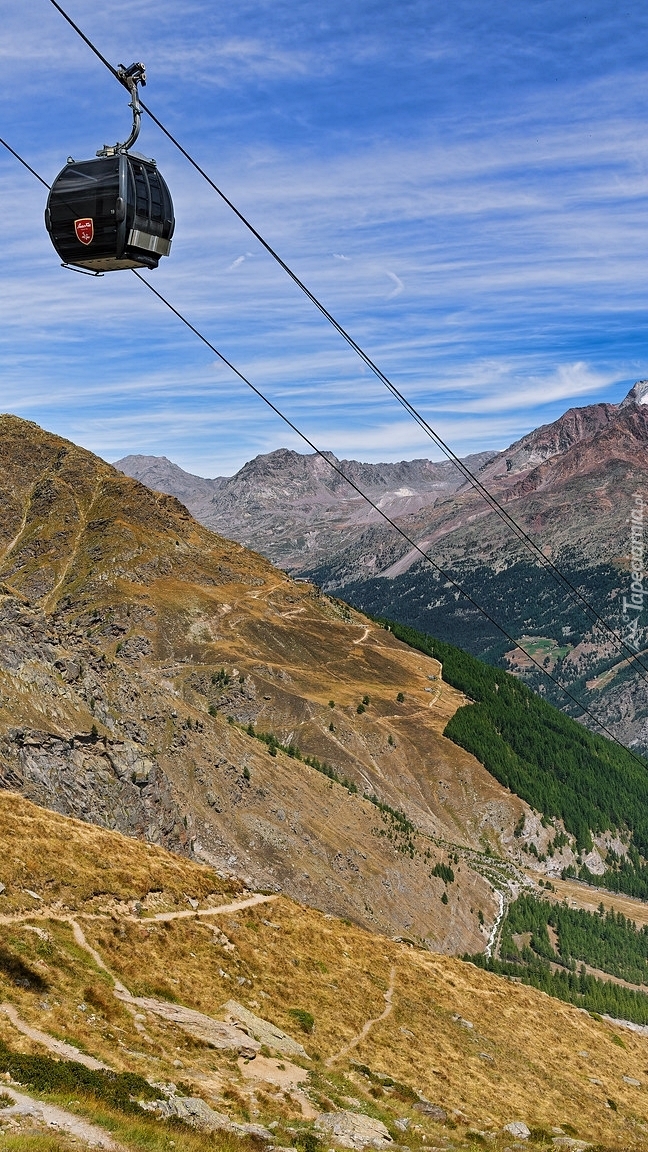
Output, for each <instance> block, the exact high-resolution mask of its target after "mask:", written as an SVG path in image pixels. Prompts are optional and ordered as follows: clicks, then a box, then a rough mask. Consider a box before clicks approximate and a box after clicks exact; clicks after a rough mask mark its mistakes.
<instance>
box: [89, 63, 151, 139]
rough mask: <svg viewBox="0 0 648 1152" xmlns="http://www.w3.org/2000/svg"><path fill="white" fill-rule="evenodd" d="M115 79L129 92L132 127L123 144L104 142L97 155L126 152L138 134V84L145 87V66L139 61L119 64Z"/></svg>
mask: <svg viewBox="0 0 648 1152" xmlns="http://www.w3.org/2000/svg"><path fill="white" fill-rule="evenodd" d="M117 79H118V80H119V82H120V83H121V84H123V85H124V88H127V89H128V91H129V92H130V95H131V101H130V104H129V105H128V107H129V108H132V111H133V127H132V129H131V134H130V136H129V137H128V140H126V141H125V142H124V143H123V144H114V145H113V144H104V146H103V148H101V149H100V150H99V151H98V152H97V156H116V155H118V154H119V153H120V152H128V150H129V148H132V147H133V144H134V143H135V141H136V140H137V137H138V136H139V134H140V128H141V126H142V106H141V104H140V99H139V90H138V84H141V85H142V88H145V87H146V68H145V66H144V64H142V63H141V61H139V62H136V63H133V64H130V65H129V67H128V68H126V67H125V65H124V64H120V65H119V68H118V69H117Z"/></svg>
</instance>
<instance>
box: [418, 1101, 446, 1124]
mask: <svg viewBox="0 0 648 1152" xmlns="http://www.w3.org/2000/svg"><path fill="white" fill-rule="evenodd" d="M414 1108H415V1110H416V1111H417V1112H422V1113H423V1115H424V1116H429V1117H430V1120H437V1121H438V1123H439V1124H445V1122H446V1120H447V1119H448V1114H447V1112H446V1110H445V1108H440V1107H439V1105H438V1104H431V1103H430V1101H429V1100H420V1101H419V1103H418V1104H415V1105H414Z"/></svg>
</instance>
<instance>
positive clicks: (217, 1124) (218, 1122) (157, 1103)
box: [140, 1096, 273, 1142]
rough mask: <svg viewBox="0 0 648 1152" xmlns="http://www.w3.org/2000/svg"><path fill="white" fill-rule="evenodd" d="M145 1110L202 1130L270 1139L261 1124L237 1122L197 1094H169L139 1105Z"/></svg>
mask: <svg viewBox="0 0 648 1152" xmlns="http://www.w3.org/2000/svg"><path fill="white" fill-rule="evenodd" d="M140 1106H141V1107H142V1108H144V1110H145V1111H147V1112H156V1113H157V1114H158V1115H159V1116H162V1117H164V1118H165V1119H172V1118H174V1119H177V1120H183V1121H184V1123H185V1124H190V1125H191V1127H192V1128H198V1129H200V1131H202V1132H230V1133H232V1135H235V1136H254V1137H255V1138H256V1139H257V1140H265V1141H268V1142H269V1141H271V1140H272V1138H273V1137H272V1132H270V1131H269V1129H268V1128H264V1127H263V1125H262V1124H237V1123H236V1122H235V1121H233V1120H230V1118H229V1116H225V1115H223V1113H222V1112H216V1111H215V1110H214V1109H213V1108H210V1107H209V1104H206V1103H205V1101H204V1100H201V1099H200V1097H198V1096H171V1097H170V1098H169V1099H168V1100H153V1101H152V1102H151V1103H143V1104H141V1105H140Z"/></svg>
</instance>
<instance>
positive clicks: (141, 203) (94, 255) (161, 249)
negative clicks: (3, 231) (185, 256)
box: [45, 150, 175, 272]
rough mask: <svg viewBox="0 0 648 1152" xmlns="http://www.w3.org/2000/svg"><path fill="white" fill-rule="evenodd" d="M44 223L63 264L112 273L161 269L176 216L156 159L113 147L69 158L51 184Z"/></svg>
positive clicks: (168, 248)
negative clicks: (88, 156)
mask: <svg viewBox="0 0 648 1152" xmlns="http://www.w3.org/2000/svg"><path fill="white" fill-rule="evenodd" d="M45 225H46V227H47V231H48V232H49V234H50V238H51V241H52V244H53V245H54V247H55V249H56V251H57V252H58V254H59V256H60V257H61V260H62V261H63V263H64V264H69V265H72V266H73V267H75V268H83V269H86V270H87V271H89V272H113V271H117V270H119V269H121V268H157V266H158V263H159V260H160V257H161V256H168V255H169V251H170V249H171V237H172V236H173V229H174V226H175V220H174V216H173V203H172V200H171V194H170V192H169V189H168V187H167V185H166V183H165V181H164V179H163V178H162V175H161V174H160V172H159V171H158V168H157V165H156V163H155V161H154V160H147V159H146V158H145V157H143V156H138V155H137V154H136V153H128V152H124V151H120V152H117V151H116V150H115V151H114V153H113V155H102V156H99V157H98V158H97V159H95V160H83V161H81V162H79V163H77V162H76V161H74V160H69V161H68V163H67V164H66V166H65V168H64V169H63V171H62V172H59V175H58V176H57V177H56V180H55V181H54V183H53V184H52V188H51V191H50V194H49V198H48V201H47V208H46V210H45Z"/></svg>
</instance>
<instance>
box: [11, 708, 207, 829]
mask: <svg viewBox="0 0 648 1152" xmlns="http://www.w3.org/2000/svg"><path fill="white" fill-rule="evenodd" d="M0 787H4V788H11V789H17V790H20V791H21V792H23V793H24V795H25V796H27V797H28V798H29V799H30V800H34V801H35V802H36V803H37V804H43V805H44V806H45V807H47V808H52V809H53V810H54V811H55V812H60V813H61V815H63V816H78V817H79V818H80V819H82V820H90V821H92V823H93V824H99V825H100V826H101V827H103V828H114V829H117V831H119V832H125V833H126V834H127V835H131V836H141V837H144V838H146V839H147V840H149V841H151V843H154V844H163V845H164V846H165V847H167V848H172V849H175V850H176V851H178V850H188V846H189V838H188V836H187V833H186V829H185V828H184V825H183V821H182V818H181V816H180V812H179V809H178V806H177V804H176V803H175V801H174V799H173V796H172V789H171V787H170V784H169V781H168V780H167V778H166V777H165V775H164V773H163V772H162V771H161V769H160V767H159V765H158V764H157V763H156V762H155V760H153V759H151V758H149V757H148V756H146V755H145V754H144V753H143V751H142V748H141V747H139V746H138V745H137V744H135V743H132V742H130V741H115V740H110V739H109V738H104V739H103V740H99V739H98V737H97V735H96V734H93V733H92V732H90V733H75V734H74V735H71V736H70V737H68V738H64V737H62V736H59V735H57V734H55V733H51V732H43V731H35V730H33V729H25V728H9V729H8V731H7V732H6V733H5V734H4V735H3V736H2V737H0Z"/></svg>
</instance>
